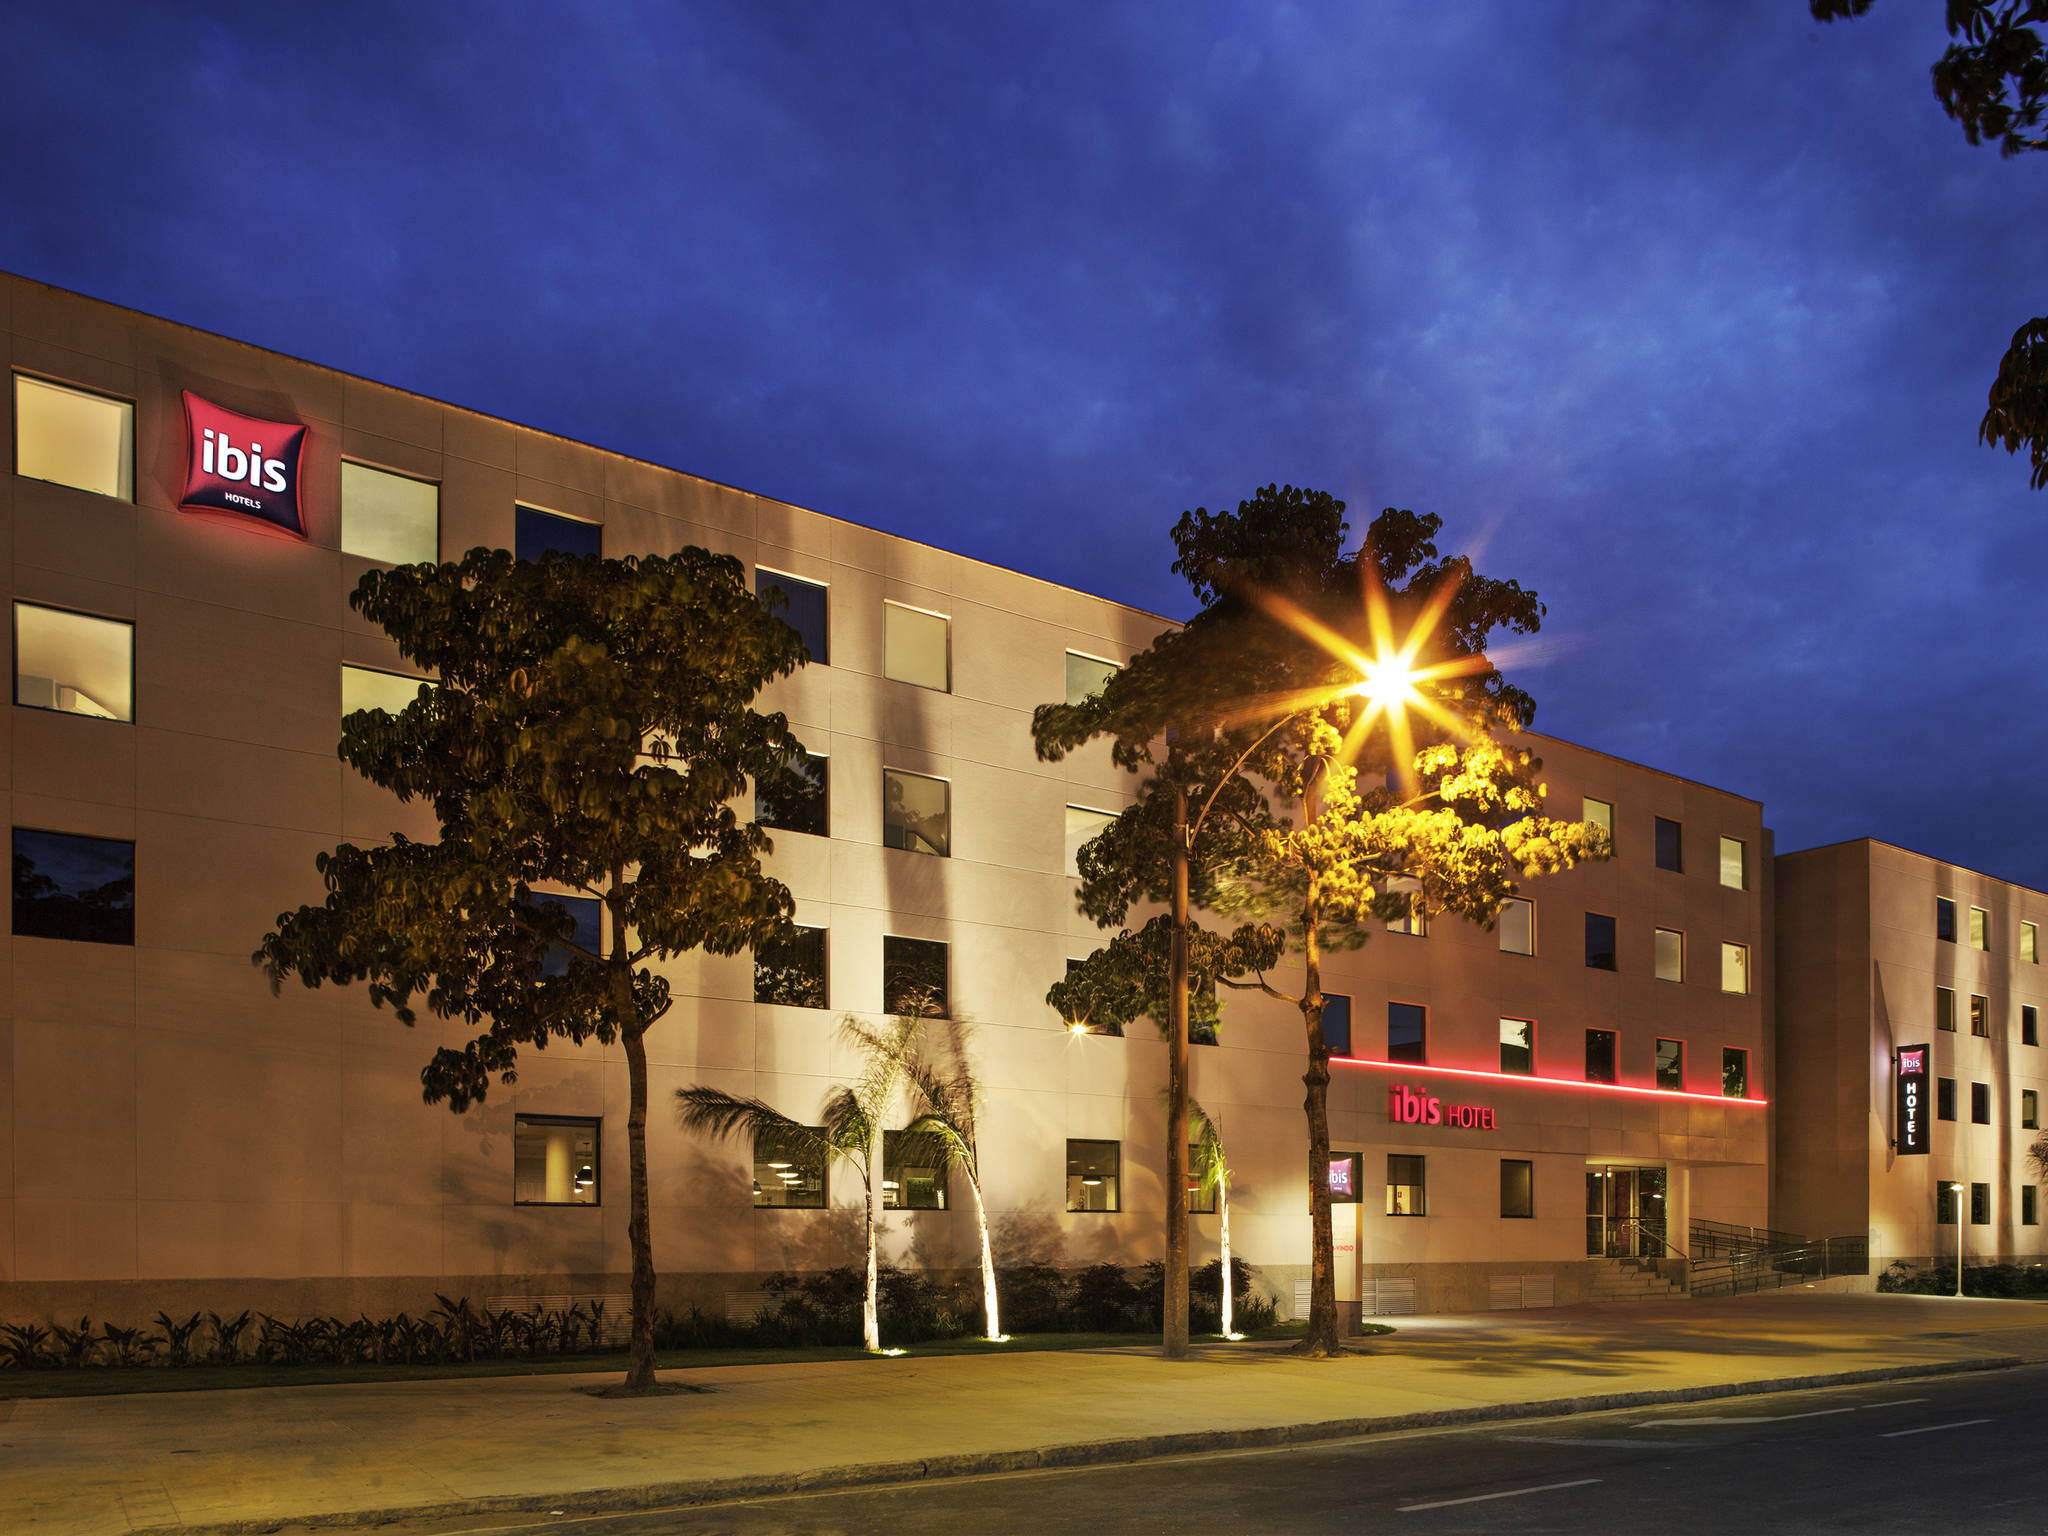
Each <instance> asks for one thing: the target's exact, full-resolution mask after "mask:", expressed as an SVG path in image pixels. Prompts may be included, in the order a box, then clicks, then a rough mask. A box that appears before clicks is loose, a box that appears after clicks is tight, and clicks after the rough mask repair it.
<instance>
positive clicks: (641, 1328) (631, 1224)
mask: <svg viewBox="0 0 2048 1536" xmlns="http://www.w3.org/2000/svg"><path fill="white" fill-rule="evenodd" d="M626 988H627V991H628V993H629V994H630V992H631V988H632V983H631V981H630V980H628V981H627V983H626ZM645 1035H646V1031H644V1030H642V1029H638V1028H635V1027H633V1026H631V1025H628V1026H626V1027H625V1028H622V1029H621V1030H620V1031H619V1038H620V1039H621V1041H622V1042H623V1043H624V1044H625V1047H626V1082H627V1085H628V1093H629V1095H630V1099H629V1103H630V1106H631V1107H630V1108H629V1109H628V1110H627V1112H626V1151H627V1156H628V1159H629V1161H630V1164H631V1169H632V1172H631V1179H630V1182H631V1185H632V1189H631V1199H632V1209H631V1212H630V1214H629V1215H628V1216H627V1218H626V1239H627V1241H628V1242H629V1243H631V1245H632V1248H633V1341H632V1345H631V1349H630V1354H631V1359H630V1360H629V1361H628V1363H627V1366H626V1387H627V1389H628V1390H629V1391H634V1392H643V1391H646V1390H647V1389H648V1388H650V1387H652V1386H653V1385H654V1242H653V1238H652V1234H651V1232H650V1230H649V1228H648V1221H647V1041H646V1038H645Z"/></svg>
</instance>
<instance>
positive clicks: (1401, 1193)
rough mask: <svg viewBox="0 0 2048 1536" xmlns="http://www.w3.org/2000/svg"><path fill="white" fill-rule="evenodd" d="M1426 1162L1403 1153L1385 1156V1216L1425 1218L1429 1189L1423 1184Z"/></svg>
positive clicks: (1427, 1208)
mask: <svg viewBox="0 0 2048 1536" xmlns="http://www.w3.org/2000/svg"><path fill="white" fill-rule="evenodd" d="M1425 1174H1426V1160H1425V1159H1423V1158H1420V1157H1413V1156H1410V1155H1409V1154H1407V1153H1403V1152H1389V1153H1388V1154H1387V1214H1388V1215H1389V1216H1426V1215H1428V1214H1429V1187H1428V1185H1427V1183H1426V1182H1425Z"/></svg>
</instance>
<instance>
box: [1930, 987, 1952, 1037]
mask: <svg viewBox="0 0 2048 1536" xmlns="http://www.w3.org/2000/svg"><path fill="white" fill-rule="evenodd" d="M1934 1027H1935V1028H1936V1029H1954V1028H1955V1027H1956V989H1955V988H1954V987H1936V988H1935V989H1934Z"/></svg>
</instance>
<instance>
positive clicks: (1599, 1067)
mask: <svg viewBox="0 0 2048 1536" xmlns="http://www.w3.org/2000/svg"><path fill="white" fill-rule="evenodd" d="M1586 1081H1587V1082H1589V1083H1611V1082H1613V1081H1614V1031H1613V1030H1611V1029H1589V1030H1587V1031H1586Z"/></svg>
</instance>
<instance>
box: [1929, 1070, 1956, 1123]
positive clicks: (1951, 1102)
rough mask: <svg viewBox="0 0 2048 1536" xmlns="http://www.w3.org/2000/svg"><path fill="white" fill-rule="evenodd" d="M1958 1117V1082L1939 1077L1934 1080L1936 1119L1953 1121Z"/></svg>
mask: <svg viewBox="0 0 2048 1536" xmlns="http://www.w3.org/2000/svg"><path fill="white" fill-rule="evenodd" d="M1955 1117H1956V1080H1955V1079H1954V1078H1952V1077H1937V1078H1936V1079H1935V1080H1934V1118H1935V1119H1937V1120H1953V1119H1955Z"/></svg>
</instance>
